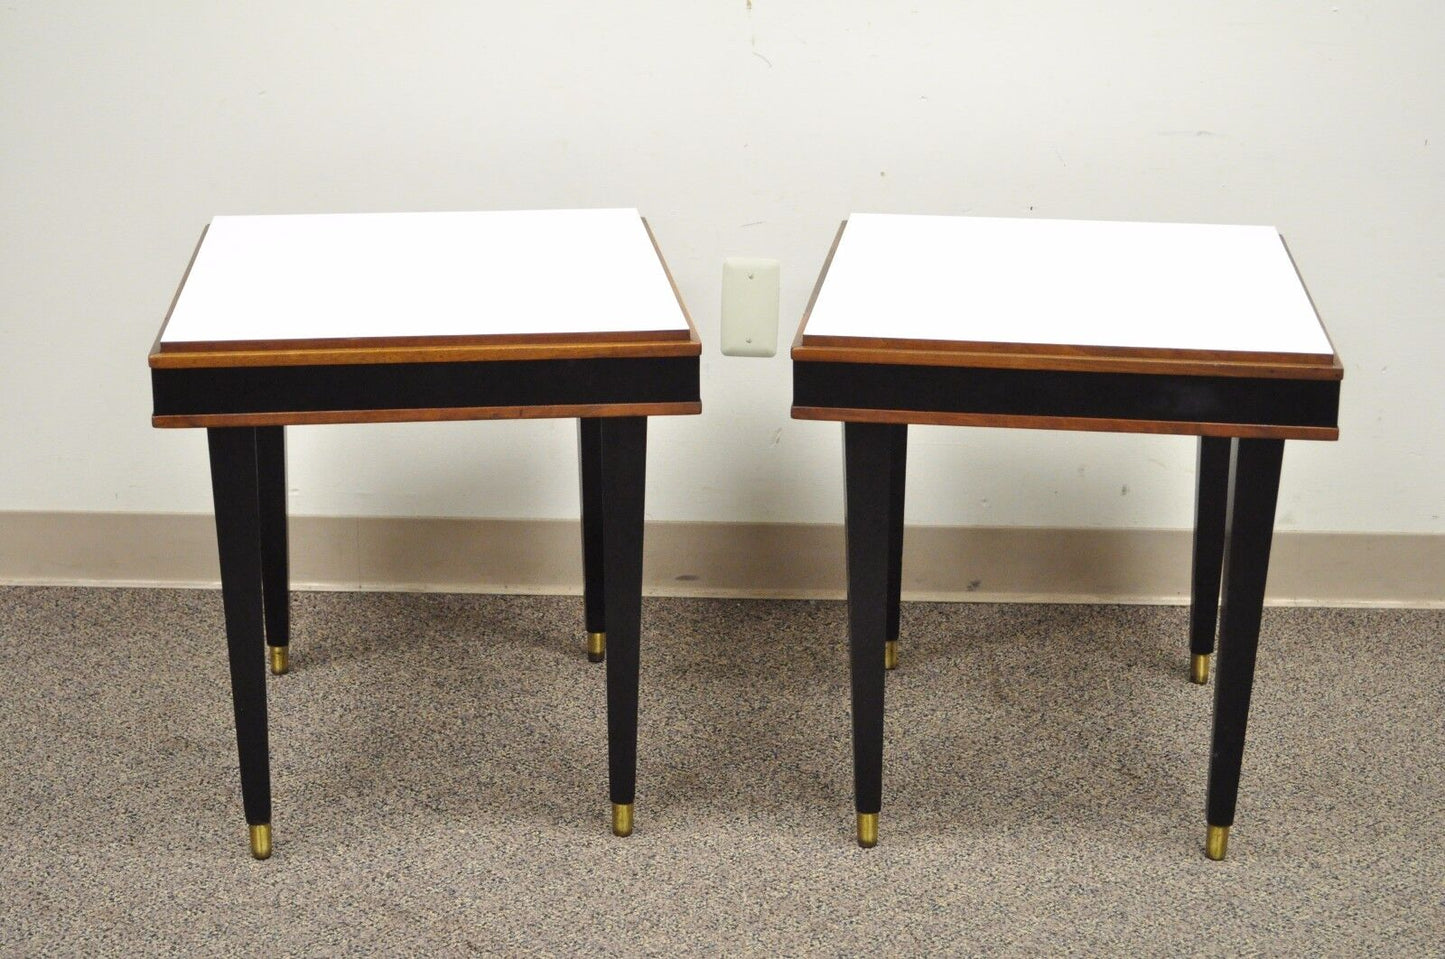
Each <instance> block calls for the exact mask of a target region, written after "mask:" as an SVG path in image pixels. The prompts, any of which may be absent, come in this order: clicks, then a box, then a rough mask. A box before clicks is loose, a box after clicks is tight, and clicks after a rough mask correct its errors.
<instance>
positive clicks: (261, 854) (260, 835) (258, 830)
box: [251, 823, 271, 859]
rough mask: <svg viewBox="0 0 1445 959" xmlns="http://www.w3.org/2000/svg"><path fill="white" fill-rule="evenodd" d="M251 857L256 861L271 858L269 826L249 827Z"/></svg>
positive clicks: (268, 824) (267, 824)
mask: <svg viewBox="0 0 1445 959" xmlns="http://www.w3.org/2000/svg"><path fill="white" fill-rule="evenodd" d="M251 855H253V856H255V857H256V858H257V859H270V858H271V824H270V823H266V824H265V825H261V826H252V827H251Z"/></svg>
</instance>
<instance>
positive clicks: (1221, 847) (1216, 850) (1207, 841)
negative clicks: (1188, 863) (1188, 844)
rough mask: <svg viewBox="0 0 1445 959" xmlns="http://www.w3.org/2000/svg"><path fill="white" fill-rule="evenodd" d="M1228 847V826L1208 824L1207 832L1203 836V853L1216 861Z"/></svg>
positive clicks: (1221, 857) (1222, 856)
mask: <svg viewBox="0 0 1445 959" xmlns="http://www.w3.org/2000/svg"><path fill="white" fill-rule="evenodd" d="M1228 849H1229V827H1228V826H1210V827H1209V832H1208V833H1207V834H1206V835H1205V837H1204V855H1206V856H1208V857H1209V858H1210V859H1213V860H1214V861H1215V862H1218V861H1220V860H1221V859H1223V858H1224V854H1225V852H1227V851H1228Z"/></svg>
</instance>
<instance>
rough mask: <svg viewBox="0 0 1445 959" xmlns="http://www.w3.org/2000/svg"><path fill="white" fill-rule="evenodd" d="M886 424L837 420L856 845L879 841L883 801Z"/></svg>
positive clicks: (888, 493) (889, 473)
mask: <svg viewBox="0 0 1445 959" xmlns="http://www.w3.org/2000/svg"><path fill="white" fill-rule="evenodd" d="M902 429H904V427H901V426H897V425H893V424H885V423H844V424H843V472H844V480H845V481H844V486H845V501H846V515H845V519H844V522H845V525H846V527H847V537H848V646H849V660H850V665H851V672H852V677H853V794H854V808H855V810H856V812H857V814H858V824H857V825H858V845H860V846H862V847H863V848H865V849H867V848H869V847H871V846H874V845H876V844H877V842H878V812H879V810H880V808H881V806H882V803H883V672H884V670H883V648H884V647H883V643H884V636H885V635H886V634H887V629H888V625H887V621H888V585H889V582H888V580H889V576H888V573H889V549H888V547H889V543H890V539H891V537H890V532H889V531H890V528H891V522H890V513H891V506H892V503H893V496H892V486H893V470H892V469H891V465H892V464H891V461H892V460H893V458H894V457H893V451H894V449H895V443H896V440H895V436H896V433H897V432H898V431H900V430H902Z"/></svg>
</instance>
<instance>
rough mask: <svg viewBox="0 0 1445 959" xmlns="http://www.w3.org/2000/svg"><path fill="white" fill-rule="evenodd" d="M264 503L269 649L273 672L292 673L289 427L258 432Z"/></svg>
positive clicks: (264, 585)
mask: <svg viewBox="0 0 1445 959" xmlns="http://www.w3.org/2000/svg"><path fill="white" fill-rule="evenodd" d="M256 461H257V478H258V484H259V493H260V502H261V592H262V595H263V596H264V598H265V610H266V647H267V649H268V650H269V651H270V654H271V672H272V673H274V674H275V675H277V676H281V675H283V674H284V673H285V672H286V671H287V670H288V669H290V662H291V660H290V651H291V563H290V551H289V548H288V545H287V536H286V427H284V426H262V427H258V428H257V429H256Z"/></svg>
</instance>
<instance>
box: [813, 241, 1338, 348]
mask: <svg viewBox="0 0 1445 959" xmlns="http://www.w3.org/2000/svg"><path fill="white" fill-rule="evenodd" d="M806 333H807V335H810V336H841V337H885V338H892V339H908V340H940V341H954V342H988V343H1048V344H1063V345H1071V346H1105V347H1125V348H1136V349H1181V350H1228V351H1238V352H1271V353H1308V354H1323V355H1330V354H1331V353H1332V350H1331V349H1330V346H1329V341H1328V340H1327V339H1326V337H1325V332H1324V329H1323V328H1322V327H1321V326H1320V322H1319V319H1318V318H1317V317H1316V316H1315V312H1314V309H1313V308H1312V307H1311V306H1310V302H1309V298H1308V296H1307V295H1306V294H1305V291H1304V287H1303V286H1302V285H1301V283H1300V280H1299V277H1298V275H1297V274H1296V273H1295V270H1294V267H1293V265H1292V264H1291V263H1290V259H1289V254H1288V253H1287V252H1286V251H1285V248H1284V243H1283V242H1282V241H1281V240H1280V237H1279V234H1278V233H1277V232H1276V231H1275V230H1274V228H1273V227H1267V226H1214V225H1196V224H1180V223H1113V222H1102V221H1085V220H1042V219H1039V220H1033V219H997V218H987V217H949V216H899V215H887V214H866V213H860V214H854V215H853V216H852V217H850V218H849V220H848V226H847V228H846V229H844V231H843V239H842V241H841V242H840V243H839V245H838V250H837V253H836V254H835V255H834V257H833V263H832V265H831V267H830V268H829V270H828V276H827V279H826V280H825V281H824V283H823V289H822V290H821V291H820V293H819V295H818V301H817V303H816V304H815V305H814V307H813V312H812V315H811V317H810V319H809V321H808V327H807V330H806Z"/></svg>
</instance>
